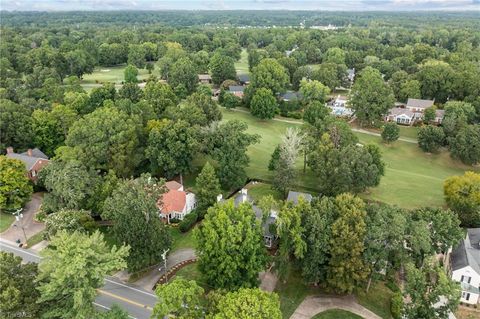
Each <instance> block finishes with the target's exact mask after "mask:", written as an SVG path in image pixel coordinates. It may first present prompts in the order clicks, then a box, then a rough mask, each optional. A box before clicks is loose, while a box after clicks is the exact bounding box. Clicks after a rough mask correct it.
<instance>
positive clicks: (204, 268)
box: [195, 201, 267, 289]
mask: <svg viewBox="0 0 480 319" xmlns="http://www.w3.org/2000/svg"><path fill="white" fill-rule="evenodd" d="M195 237H196V240H197V250H196V251H197V255H198V257H199V261H198V263H199V265H198V266H199V269H200V271H201V272H202V274H203V276H204V278H205V280H206V281H207V283H208V284H209V285H210V286H211V287H213V288H226V289H238V288H240V287H254V286H256V285H257V284H258V272H259V271H261V270H263V269H264V267H265V265H266V261H267V259H266V253H265V247H264V244H263V235H262V230H261V227H260V223H259V222H258V221H257V220H256V219H255V213H254V211H253V209H252V207H251V206H250V205H249V204H241V205H240V206H238V207H237V208H235V207H234V206H233V202H232V201H228V202H226V203H224V204H217V205H216V206H214V207H212V208H210V209H209V211H208V213H207V214H206V215H205V219H204V221H203V223H202V224H201V225H200V226H199V227H197V228H196V229H195Z"/></svg>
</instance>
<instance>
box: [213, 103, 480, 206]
mask: <svg viewBox="0 0 480 319" xmlns="http://www.w3.org/2000/svg"><path fill="white" fill-rule="evenodd" d="M222 112H223V120H224V121H226V120H232V119H239V120H242V121H245V122H246V123H247V124H248V126H249V128H248V132H249V133H255V134H259V135H260V136H261V140H260V142H259V143H258V144H255V145H253V146H251V147H250V148H249V150H248V155H249V156H250V165H249V167H248V168H247V174H248V176H249V177H250V178H258V179H262V180H265V181H271V180H272V176H273V174H272V172H270V171H268V168H267V167H268V162H269V160H270V156H271V154H272V152H273V150H274V149H275V147H276V145H277V144H278V143H279V142H280V138H281V136H282V134H284V132H285V130H286V129H287V128H288V127H299V124H296V123H285V122H280V121H274V120H270V121H261V120H258V119H256V118H255V117H253V116H252V115H250V114H248V113H243V112H239V111H229V110H225V109H223V108H222ZM355 134H356V135H357V136H358V138H359V140H360V142H361V143H373V144H376V145H378V146H379V147H380V149H381V151H382V154H383V158H384V161H385V163H386V170H385V176H384V177H383V178H382V181H381V183H380V185H379V186H378V187H376V188H372V189H370V190H369V192H368V193H365V194H362V196H363V197H365V198H366V199H372V200H378V201H383V202H386V203H389V204H396V205H398V206H401V207H404V208H415V207H420V206H443V205H444V200H443V189H442V187H443V186H442V185H443V181H444V180H445V179H446V178H447V177H449V176H452V175H461V174H463V173H464V171H465V170H473V168H472V167H469V166H465V165H463V164H461V163H460V162H458V161H454V160H452V159H451V158H450V155H449V154H448V152H446V151H443V152H441V153H440V154H427V153H424V152H422V151H421V150H420V149H419V148H418V146H417V145H416V144H413V143H407V142H402V141H397V142H395V143H392V144H391V145H385V144H384V143H382V141H381V138H380V137H378V136H372V135H368V134H363V133H355ZM297 165H298V182H297V185H296V186H294V187H295V188H296V189H304V190H306V191H311V192H315V190H316V187H315V185H316V181H315V176H313V174H312V173H311V172H310V171H309V170H308V169H307V172H306V174H303V170H302V168H303V161H302V160H301V159H299V161H298V164H297ZM475 170H477V171H478V170H479V169H478V168H476V169H475Z"/></svg>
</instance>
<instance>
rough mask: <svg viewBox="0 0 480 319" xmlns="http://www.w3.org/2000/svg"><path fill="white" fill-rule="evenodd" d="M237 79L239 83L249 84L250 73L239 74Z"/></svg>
mask: <svg viewBox="0 0 480 319" xmlns="http://www.w3.org/2000/svg"><path fill="white" fill-rule="evenodd" d="M238 81H239V82H240V84H241V85H248V84H250V75H249V74H240V75H239V76H238Z"/></svg>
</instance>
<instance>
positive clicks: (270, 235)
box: [233, 188, 277, 248]
mask: <svg viewBox="0 0 480 319" xmlns="http://www.w3.org/2000/svg"><path fill="white" fill-rule="evenodd" d="M242 203H249V204H250V205H251V206H252V209H253V211H254V212H255V217H256V219H257V220H259V221H260V222H261V223H262V230H263V240H264V241H265V246H266V247H267V248H272V247H273V245H274V244H275V241H276V240H277V235H275V234H274V231H273V229H272V228H273V227H275V222H276V220H277V213H276V212H275V211H273V210H272V211H271V212H270V215H269V216H268V217H267V218H266V220H265V221H264V220H263V212H262V210H261V209H260V208H259V207H258V206H256V205H255V204H253V200H252V198H251V197H250V196H248V190H247V189H245V188H242V189H241V190H240V191H239V192H238V195H237V196H235V197H234V198H233V204H234V205H235V207H238V206H239V205H240V204H242Z"/></svg>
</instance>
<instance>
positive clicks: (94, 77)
mask: <svg viewBox="0 0 480 319" xmlns="http://www.w3.org/2000/svg"><path fill="white" fill-rule="evenodd" d="M126 67H127V65H125V64H122V65H115V66H109V67H104V66H102V67H96V68H95V69H94V70H93V72H92V73H90V74H84V75H83V78H82V81H81V85H82V86H83V87H84V88H85V89H86V90H88V89H90V90H91V89H92V88H94V87H96V86H99V85H101V83H103V82H111V83H115V84H121V83H122V82H123V80H124V71H125V68H126ZM152 73H153V75H156V76H159V73H158V69H156V68H155V69H154V70H153V72H152ZM149 77H150V74H148V71H147V70H146V69H138V76H137V78H138V80H139V81H143V80H146V79H148V78H149Z"/></svg>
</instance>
